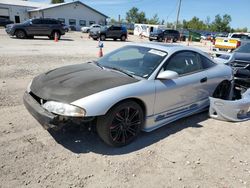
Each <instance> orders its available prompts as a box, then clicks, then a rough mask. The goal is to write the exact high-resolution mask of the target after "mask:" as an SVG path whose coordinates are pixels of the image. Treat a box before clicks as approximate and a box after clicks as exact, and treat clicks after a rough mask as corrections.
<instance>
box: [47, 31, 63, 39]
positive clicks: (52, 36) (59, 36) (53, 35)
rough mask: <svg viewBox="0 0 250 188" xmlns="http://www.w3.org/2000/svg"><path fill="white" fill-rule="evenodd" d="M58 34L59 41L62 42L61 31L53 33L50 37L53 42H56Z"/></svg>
mask: <svg viewBox="0 0 250 188" xmlns="http://www.w3.org/2000/svg"><path fill="white" fill-rule="evenodd" d="M56 33H57V36H58V40H60V39H61V33H60V32H59V31H53V32H52V33H51V35H50V37H49V38H50V39H51V40H54V39H55V34H56Z"/></svg>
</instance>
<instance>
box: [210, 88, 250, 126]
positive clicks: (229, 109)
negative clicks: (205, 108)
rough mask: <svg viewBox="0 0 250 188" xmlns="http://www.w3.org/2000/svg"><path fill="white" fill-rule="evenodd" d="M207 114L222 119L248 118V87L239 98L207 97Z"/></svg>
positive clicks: (237, 119) (249, 117)
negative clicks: (208, 101) (208, 102)
mask: <svg viewBox="0 0 250 188" xmlns="http://www.w3.org/2000/svg"><path fill="white" fill-rule="evenodd" d="M209 100H210V108H209V115H210V117H212V118H215V119H218V120H224V121H233V122H239V121H246V120H250V89H248V90H247V91H246V92H245V93H243V94H242V97H241V99H239V100H234V101H232V100H223V99H218V98H213V97H209Z"/></svg>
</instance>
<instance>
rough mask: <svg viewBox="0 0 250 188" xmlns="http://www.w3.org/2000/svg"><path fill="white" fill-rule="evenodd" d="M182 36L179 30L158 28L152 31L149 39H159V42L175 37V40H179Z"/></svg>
mask: <svg viewBox="0 0 250 188" xmlns="http://www.w3.org/2000/svg"><path fill="white" fill-rule="evenodd" d="M179 38H180V33H179V31H177V30H173V29H166V30H158V31H157V32H155V33H150V35H149V40H150V41H152V40H157V41H159V42H162V41H164V40H165V39H173V42H177V40H178V39H179Z"/></svg>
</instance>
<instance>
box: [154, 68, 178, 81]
mask: <svg viewBox="0 0 250 188" xmlns="http://www.w3.org/2000/svg"><path fill="white" fill-rule="evenodd" d="M178 77H179V74H178V73H177V72H175V71H170V70H167V71H164V72H160V73H159V74H158V76H157V79H159V80H172V79H175V78H178Z"/></svg>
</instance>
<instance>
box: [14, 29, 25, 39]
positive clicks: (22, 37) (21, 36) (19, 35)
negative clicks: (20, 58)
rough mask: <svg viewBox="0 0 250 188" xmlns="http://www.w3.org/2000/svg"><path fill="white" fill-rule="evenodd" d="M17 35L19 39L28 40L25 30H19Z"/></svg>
mask: <svg viewBox="0 0 250 188" xmlns="http://www.w3.org/2000/svg"><path fill="white" fill-rule="evenodd" d="M15 34H16V37H17V38H18V39H25V38H26V33H25V32H24V31H23V30H17V31H16V32H15Z"/></svg>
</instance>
